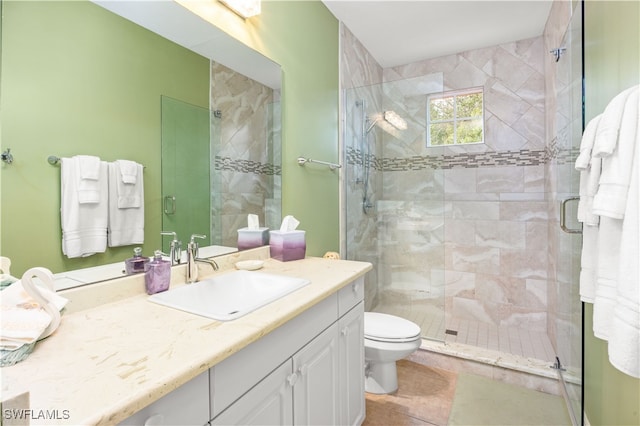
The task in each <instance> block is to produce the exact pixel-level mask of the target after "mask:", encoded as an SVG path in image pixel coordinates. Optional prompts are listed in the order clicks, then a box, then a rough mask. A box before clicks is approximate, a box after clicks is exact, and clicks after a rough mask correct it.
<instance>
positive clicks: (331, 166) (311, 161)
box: [298, 157, 342, 170]
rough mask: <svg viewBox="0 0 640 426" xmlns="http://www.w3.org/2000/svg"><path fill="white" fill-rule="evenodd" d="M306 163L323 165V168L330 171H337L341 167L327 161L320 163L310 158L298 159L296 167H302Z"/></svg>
mask: <svg viewBox="0 0 640 426" xmlns="http://www.w3.org/2000/svg"><path fill="white" fill-rule="evenodd" d="M306 163H316V164H323V165H325V166H328V167H329V168H330V169H331V170H335V169H339V168H341V167H342V165H341V164H335V163H329V162H327V161H320V160H312V159H311V158H304V157H298V165H300V166H304V165H305V164H306Z"/></svg>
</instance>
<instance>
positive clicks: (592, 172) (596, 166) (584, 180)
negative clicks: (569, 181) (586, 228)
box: [575, 115, 602, 226]
mask: <svg viewBox="0 0 640 426" xmlns="http://www.w3.org/2000/svg"><path fill="white" fill-rule="evenodd" d="M600 118H601V115H599V116H597V117H595V118H593V119H592V120H591V121H589V123H588V124H587V127H586V128H585V130H584V134H583V135H582V142H581V143H580V154H579V155H578V158H577V159H576V165H575V168H576V170H580V189H579V194H580V201H579V202H578V221H579V222H582V223H584V224H585V225H593V226H597V225H598V223H599V221H600V218H599V217H598V216H597V215H594V214H593V197H594V196H595V195H596V193H597V192H598V183H599V181H600V168H601V164H602V160H601V159H600V158H592V157H591V152H592V148H593V144H594V142H595V138H596V131H597V128H598V124H599V123H600Z"/></svg>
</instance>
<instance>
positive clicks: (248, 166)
mask: <svg viewBox="0 0 640 426" xmlns="http://www.w3.org/2000/svg"><path fill="white" fill-rule="evenodd" d="M214 167H215V169H216V170H228V171H234V172H239V173H254V174H257V175H281V174H282V166H276V165H275V164H270V163H260V162H258V161H251V160H238V159H234V158H229V157H220V156H218V155H216V157H215V163H214Z"/></svg>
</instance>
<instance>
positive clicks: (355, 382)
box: [338, 302, 365, 425]
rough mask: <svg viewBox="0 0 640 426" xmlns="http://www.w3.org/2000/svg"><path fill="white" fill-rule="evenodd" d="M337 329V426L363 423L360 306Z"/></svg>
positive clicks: (362, 353)
mask: <svg viewBox="0 0 640 426" xmlns="http://www.w3.org/2000/svg"><path fill="white" fill-rule="evenodd" d="M338 328H339V329H340V342H339V345H338V346H339V348H340V358H339V366H340V370H339V376H340V382H339V384H340V398H339V400H340V424H341V425H360V424H362V422H363V421H364V416H365V405H364V401H365V399H364V302H360V303H358V304H357V305H356V306H355V307H354V308H353V309H351V310H350V311H349V312H347V313H346V314H345V315H344V316H342V317H341V318H340V320H339V322H338Z"/></svg>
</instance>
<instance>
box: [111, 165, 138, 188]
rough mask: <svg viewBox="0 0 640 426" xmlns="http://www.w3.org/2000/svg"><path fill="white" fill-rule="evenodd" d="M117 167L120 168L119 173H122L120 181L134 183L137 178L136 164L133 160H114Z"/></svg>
mask: <svg viewBox="0 0 640 426" xmlns="http://www.w3.org/2000/svg"><path fill="white" fill-rule="evenodd" d="M116 163H117V164H118V167H119V168H120V174H121V175H122V182H123V183H128V184H135V183H136V182H137V180H138V166H139V164H138V163H136V162H135V161H129V160H116Z"/></svg>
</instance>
